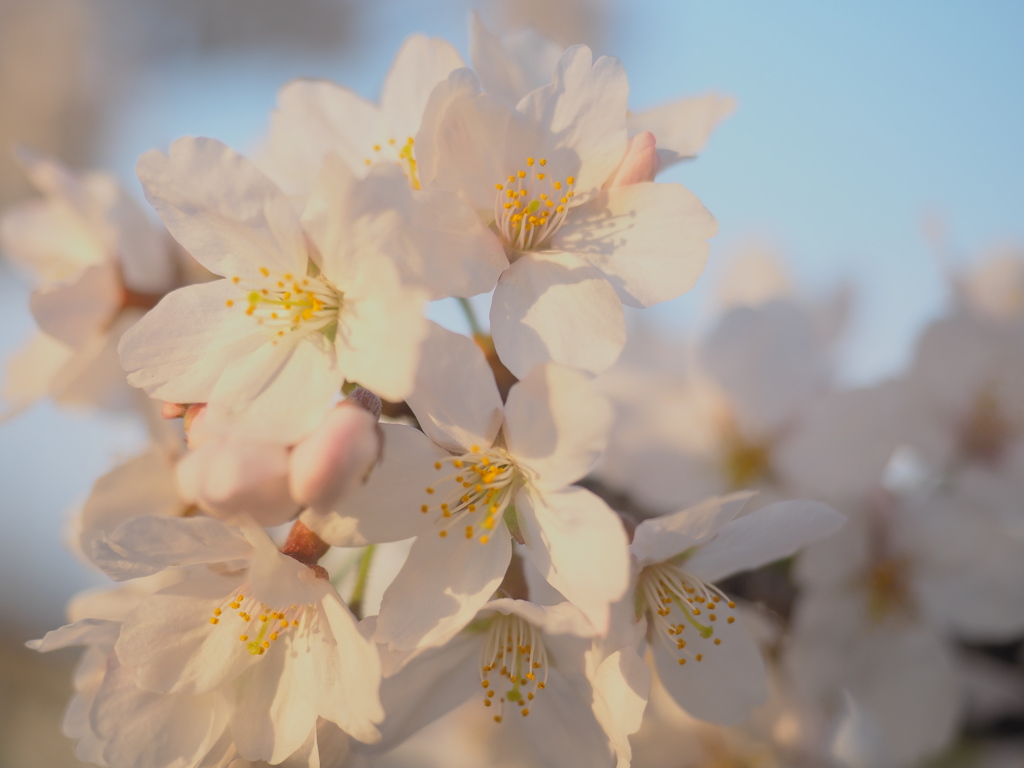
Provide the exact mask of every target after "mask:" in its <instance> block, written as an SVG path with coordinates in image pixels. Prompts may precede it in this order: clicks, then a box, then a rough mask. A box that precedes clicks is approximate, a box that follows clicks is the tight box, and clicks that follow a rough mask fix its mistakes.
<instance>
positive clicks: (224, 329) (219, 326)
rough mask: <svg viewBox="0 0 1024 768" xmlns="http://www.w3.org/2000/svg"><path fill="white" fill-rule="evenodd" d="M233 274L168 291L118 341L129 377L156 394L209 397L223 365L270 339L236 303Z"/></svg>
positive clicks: (186, 399)
mask: <svg viewBox="0 0 1024 768" xmlns="http://www.w3.org/2000/svg"><path fill="white" fill-rule="evenodd" d="M238 299H239V291H238V288H237V287H236V286H235V285H233V284H232V283H231V281H230V280H215V281H213V282H210V283H202V284H199V285H190V286H187V287H185V288H180V289H178V290H177V291H173V292H172V293H169V294H167V295H166V296H165V297H164V298H163V299H161V300H160V303H159V304H157V305H156V306H155V307H154V308H153V309H151V310H150V311H149V312H148V313H147V314H146V316H145V317H143V318H142V319H141V320H140V321H139V322H138V323H136V324H135V325H134V326H132V327H131V328H130V329H128V331H127V332H125V334H124V336H122V337H121V342H120V344H119V345H118V353H119V354H120V356H121V365H122V366H124V369H125V370H126V371H127V372H128V383H129V384H131V385H132V386H134V387H141V388H142V389H144V390H146V392H147V393H148V394H149V395H150V396H151V397H154V398H156V399H158V400H166V401H167V402H172V403H205V402H206V401H208V400H209V399H210V395H211V393H212V392H213V387H214V385H215V384H216V383H217V380H218V379H219V378H220V376H221V373H222V372H223V371H224V369H225V368H226V367H227V366H228V365H229V364H230V363H231V362H232V361H234V360H236V359H238V358H240V357H242V356H243V355H246V354H248V353H249V352H251V351H253V350H254V349H258V348H259V347H262V346H264V345H267V344H268V341H267V333H266V331H265V330H264V329H262V328H260V327H259V326H258V325H256V323H255V322H254V321H253V319H252V318H251V317H248V316H246V314H245V312H244V311H243V310H241V309H240V308H239V307H238V306H237V305H236V306H233V307H229V306H227V302H228V301H234V302H237V301H238Z"/></svg>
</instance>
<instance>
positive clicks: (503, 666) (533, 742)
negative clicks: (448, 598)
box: [361, 598, 614, 768]
mask: <svg viewBox="0 0 1024 768" xmlns="http://www.w3.org/2000/svg"><path fill="white" fill-rule="evenodd" d="M592 635H593V628H592V627H591V626H590V624H589V623H588V622H587V620H586V619H585V618H584V617H583V615H582V614H580V612H579V611H578V610H577V609H575V608H573V607H572V606H571V605H569V604H568V603H560V604H558V605H552V606H541V605H536V604H534V603H531V602H527V601H526V600H514V599H509V598H499V599H496V600H491V601H490V602H488V603H486V604H485V605H483V606H482V607H481V609H480V611H479V613H478V614H476V616H475V617H473V621H472V622H471V623H470V625H469V626H468V627H467V628H466V629H465V630H464V631H463V632H461V633H460V634H459V635H458V636H456V637H455V638H453V639H452V640H451V641H450V642H448V644H447V645H445V646H444V647H443V648H437V649H430V650H426V651H423V652H420V653H416V654H413V655H412V658H409V654H391V655H390V656H393V657H394V658H390V659H389V661H390V663H391V664H393V665H394V666H395V667H396V668H400V671H397V672H396V673H394V674H392V675H389V676H388V677H386V678H385V680H384V684H383V686H382V687H381V698H382V699H383V701H384V707H385V711H386V712H387V717H386V718H385V720H384V722H383V723H382V724H381V731H382V733H383V738H382V740H381V742H380V743H379V744H377V745H374V746H373V747H372V749H365V748H364V749H363V750H361V751H368V752H371V753H372V754H376V753H378V752H380V751H383V750H386V749H390V748H391V747H392V746H394V745H395V744H397V743H398V742H400V741H402V740H404V739H405V738H407V737H408V736H410V735H411V734H412V733H414V732H416V731H418V730H419V729H420V728H422V727H423V726H425V725H427V724H428V723H431V722H433V721H434V720H436V719H437V718H439V717H441V716H442V715H445V714H447V713H448V712H450V711H452V710H453V709H455V708H456V707H457V706H459V705H460V704H463V703H464V702H466V701H472V700H474V699H475V700H476V701H477V702H478V704H477V706H479V707H480V708H481V709H484V710H486V712H487V714H488V716H489V719H491V720H493V721H494V723H495V724H500V726H498V725H494V726H492V727H502V728H509V727H511V728H513V729H515V732H516V737H517V740H522V741H525V742H526V743H527V744H528V746H529V747H530V748H532V750H534V751H535V752H536V754H537V755H538V756H539V757H540V758H541V760H542V762H543V763H544V764H546V765H549V766H552V768H555V767H556V766H557V767H558V768H561V767H562V766H571V765H580V766H593V767H595V768H596V767H597V766H611V765H614V761H613V759H612V756H611V751H610V750H609V747H608V740H607V738H606V737H605V735H604V734H603V733H602V731H601V727H600V725H599V724H598V722H597V721H596V720H595V718H594V716H593V714H592V713H591V696H592V692H591V686H590V683H589V681H588V680H587V676H586V670H585V662H584V655H585V652H586V650H587V649H588V648H589V646H590V638H591V637H592ZM386 658H388V656H386ZM484 727H487V726H486V724H485V726H484Z"/></svg>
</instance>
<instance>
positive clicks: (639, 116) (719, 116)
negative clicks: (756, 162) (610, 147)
mask: <svg viewBox="0 0 1024 768" xmlns="http://www.w3.org/2000/svg"><path fill="white" fill-rule="evenodd" d="M561 54H562V49H561V48H559V47H558V46H557V45H556V44H555V43H553V42H551V41H550V40H546V39H544V38H543V37H541V36H540V35H538V34H537V33H535V32H533V31H532V30H528V29H527V30H519V31H518V32H516V33H513V34H510V35H505V36H503V37H498V36H497V35H495V34H494V33H492V32H491V31H490V30H488V29H487V28H486V27H485V26H484V25H483V23H482V22H481V21H480V17H479V16H478V15H477V14H476V13H474V14H473V23H472V27H471V37H470V58H471V59H472V62H473V70H474V71H475V72H476V73H477V75H478V76H479V78H480V82H481V83H482V84H483V87H484V90H485V91H486V92H487V93H488V94H489V95H491V96H493V97H494V98H495V99H497V100H498V101H500V102H502V103H503V104H506V105H507V106H509V107H515V106H516V104H518V103H519V101H520V100H521V99H522V98H523V97H524V96H526V94H527V93H529V92H530V91H532V90H534V89H536V88H540V87H541V86H542V85H544V84H545V83H546V82H547V81H548V80H549V79H550V77H551V73H552V72H554V70H555V67H556V65H557V64H558V59H559V57H560V56H561ZM735 108H736V102H735V100H734V99H732V98H730V97H728V96H720V95H718V94H714V93H709V94H707V95H704V96H698V97H695V98H689V99H680V100H678V101H673V102H670V103H668V104H665V105H663V106H660V107H655V108H654V109H647V110H641V111H631V112H630V114H629V116H628V118H627V125H628V128H629V135H630V136H636V135H638V134H641V133H645V132H650V133H653V134H654V137H655V138H656V139H657V142H658V160H659V163H660V165H661V167H662V168H667V167H668V166H670V165H673V164H675V163H677V162H679V161H680V160H688V159H690V158H692V157H694V156H695V155H697V153H699V152H700V151H701V150H702V149H703V148H704V145H705V144H706V143H707V141H708V139H709V138H710V136H711V132H712V131H713V130H714V129H715V127H716V126H717V125H718V123H719V122H721V121H722V120H723V119H725V118H726V117H728V116H729V115H730V114H732V112H733V110H734V109H735Z"/></svg>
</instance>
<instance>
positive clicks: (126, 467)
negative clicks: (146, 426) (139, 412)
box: [79, 447, 185, 552]
mask: <svg viewBox="0 0 1024 768" xmlns="http://www.w3.org/2000/svg"><path fill="white" fill-rule="evenodd" d="M184 507H185V503H184V501H182V499H181V497H180V496H179V495H178V489H177V485H176V484H175V482H174V468H173V464H172V461H171V458H170V457H169V456H168V455H167V452H166V451H164V450H163V449H162V448H156V447H154V448H150V450H148V451H146V452H145V453H144V454H142V455H141V456H136V457H135V458H133V459H129V460H128V461H126V462H125V463H124V464H121V465H120V466H118V467H115V468H114V469H112V470H111V471H110V472H108V473H107V474H105V475H103V476H102V477H101V478H99V479H98V480H97V481H96V483H95V485H93V488H92V493H90V494H89V499H88V500H87V501H86V502H85V505H84V506H83V507H82V516H81V521H80V525H81V533H80V535H79V545H80V546H81V548H82V551H83V552H89V551H90V549H91V545H90V542H91V541H92V540H93V539H94V538H95V537H96V536H97V535H99V534H106V533H111V532H112V531H113V530H114V529H115V528H117V526H119V525H120V524H121V523H123V522H124V521H125V520H128V519H130V518H133V517H143V516H146V515H166V516H168V517H170V516H172V515H176V514H179V513H180V512H181V511H183V510H184Z"/></svg>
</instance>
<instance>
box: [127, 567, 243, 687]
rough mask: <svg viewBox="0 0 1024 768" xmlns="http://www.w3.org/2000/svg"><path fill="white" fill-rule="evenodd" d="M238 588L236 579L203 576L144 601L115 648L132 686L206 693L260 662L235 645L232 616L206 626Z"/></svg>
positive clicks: (237, 641) (241, 644) (240, 646)
mask: <svg viewBox="0 0 1024 768" xmlns="http://www.w3.org/2000/svg"><path fill="white" fill-rule="evenodd" d="M238 586H239V579H238V578H237V577H235V578H232V577H226V576H217V575H213V574H204V575H202V576H201V577H197V578H193V579H191V580H189V581H186V582H184V583H183V584H179V585H175V586H172V587H169V588H167V589H165V590H163V591H161V592H157V593H156V594H155V595H152V596H151V597H149V598H147V599H146V600H144V601H143V602H142V604H141V605H139V607H138V608H136V609H135V612H134V613H133V614H132V615H131V616H129V617H128V619H126V620H125V622H124V625H123V626H122V628H121V636H120V637H119V638H118V639H117V645H116V646H115V651H116V652H117V658H118V659H119V660H120V662H121V664H123V665H124V666H125V667H127V668H128V669H130V670H131V672H132V676H133V677H134V678H135V682H136V684H137V685H138V686H139V687H140V688H144V689H146V690H148V691H154V692H159V693H207V692H209V691H214V690H217V689H218V688H220V687H221V686H223V685H225V684H227V683H228V682H230V681H231V680H234V679H235V678H236V677H238V675H240V674H241V673H242V672H243V671H245V670H246V669H247V668H248V667H250V666H252V665H253V664H256V663H258V660H259V659H261V658H262V657H260V656H253V655H252V654H251V653H249V650H248V648H247V647H246V645H245V643H243V642H240V641H239V639H238V638H239V634H238V632H239V630H238V628H237V626H236V625H235V624H236V620H235V617H234V616H233V615H231V614H230V613H229V612H228V611H225V613H224V617H223V618H222V619H221V620H220V622H219V623H218V624H211V623H210V617H212V616H213V615H214V613H213V611H214V609H216V608H221V606H224V605H225V603H226V602H227V601H228V600H229V599H230V598H232V597H233V596H234V595H235V594H236V590H237V589H238ZM237 623H238V624H241V623H242V622H241V621H238V622H237Z"/></svg>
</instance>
